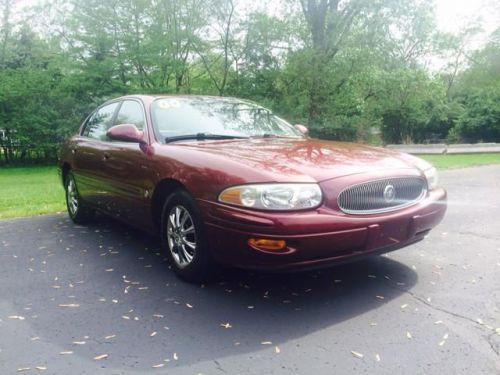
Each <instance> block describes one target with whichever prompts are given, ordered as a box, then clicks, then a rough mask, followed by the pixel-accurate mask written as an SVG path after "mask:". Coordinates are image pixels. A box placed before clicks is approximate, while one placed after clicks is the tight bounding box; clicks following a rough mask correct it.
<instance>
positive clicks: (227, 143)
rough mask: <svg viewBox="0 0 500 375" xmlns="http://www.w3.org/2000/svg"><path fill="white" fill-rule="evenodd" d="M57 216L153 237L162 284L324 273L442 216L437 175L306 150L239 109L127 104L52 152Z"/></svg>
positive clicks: (261, 112)
mask: <svg viewBox="0 0 500 375" xmlns="http://www.w3.org/2000/svg"><path fill="white" fill-rule="evenodd" d="M60 171H61V176H62V180H63V183H64V187H65V190H66V201H67V207H68V213H69V216H70V217H71V219H72V220H73V221H74V222H75V223H84V222H86V221H88V220H89V219H91V218H92V217H93V213H94V212H95V211H96V210H99V211H100V212H103V213H106V214H108V215H111V216H113V217H115V218H117V219H119V220H122V221H124V222H126V223H129V224H132V225H134V226H137V227H139V228H141V229H144V230H147V231H150V232H153V233H158V234H159V235H160V236H161V239H162V244H163V247H164V250H165V252H166V254H168V257H169V258H170V260H171V264H172V266H173V269H174V270H175V272H176V273H177V274H178V275H179V276H181V277H182V278H183V279H185V280H188V281H202V280H205V279H207V278H208V277H209V276H210V275H212V274H213V273H214V272H215V270H217V269H218V268H219V267H220V266H237V267H243V268H255V269H267V270H285V269H286V270H288V269H305V268H311V267H319V266H326V265H330V264H333V263H338V262H342V261H346V260H352V259H356V258H358V257H362V256H365V255H369V254H378V253H383V252H387V251H391V250H395V249H398V248H401V247H403V246H407V245H409V244H411V243H414V242H416V241H419V240H421V239H423V238H424V236H425V235H426V234H427V233H428V232H429V230H431V229H432V228H433V227H434V226H436V225H437V224H438V223H439V222H440V221H441V219H442V218H443V216H444V213H445V211H446V191H445V190H444V189H442V188H440V187H438V186H437V175H436V170H435V169H434V168H433V167H432V166H431V165H430V164H428V163H427V162H425V161H423V160H421V159H418V158H416V157H413V156H410V155H407V154H401V153H397V152H393V151H389V150H385V149H381V148H375V147H370V146H366V145H358V144H352V143H341V142H331V141H322V140H317V139H311V138H309V137H308V136H307V129H306V128H305V127H304V126H302V125H296V126H292V125H290V124H288V123H287V122H286V121H285V120H283V119H281V118H279V117H277V116H275V115H273V114H272V113H271V112H270V111H269V110H267V109H265V108H263V107H260V106H258V105H256V104H253V103H251V102H247V101H243V100H238V99H232V98H220V97H208V96H127V97H121V98H118V99H115V100H111V101H108V102H106V103H105V104H103V105H102V106H100V107H99V108H97V109H96V110H95V111H94V112H93V113H92V114H91V115H90V116H89V117H88V118H87V119H86V120H85V121H84V123H83V124H82V126H81V127H80V130H79V132H78V134H77V135H75V136H73V137H72V138H70V139H69V140H67V141H66V142H65V144H64V146H63V148H62V152H61V158H60Z"/></svg>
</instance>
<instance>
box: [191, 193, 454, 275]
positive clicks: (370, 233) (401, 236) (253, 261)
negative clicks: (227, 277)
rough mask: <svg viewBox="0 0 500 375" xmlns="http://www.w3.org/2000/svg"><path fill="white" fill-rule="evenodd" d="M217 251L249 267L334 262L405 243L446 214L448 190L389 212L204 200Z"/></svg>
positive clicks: (277, 268)
mask: <svg viewBox="0 0 500 375" xmlns="http://www.w3.org/2000/svg"><path fill="white" fill-rule="evenodd" d="M199 203H200V206H201V208H202V212H203V215H204V221H205V225H206V232H207V233H206V235H207V239H208V241H209V247H210V250H211V253H212V255H213V257H214V258H215V259H216V260H217V261H218V262H220V263H222V264H224V265H230V266H237V267H241V268H248V269H262V270H274V271H280V270H293V269H307V268H315V267H322V266H328V265H330V264H334V263H340V262H345V261H350V260H354V259H357V258H360V257H363V256H366V255H371V254H379V253H384V252H388V251H392V250H396V249H399V248H401V247H404V246H407V245H409V244H412V243H414V242H417V241H419V240H422V239H423V238H424V237H425V235H426V234H427V233H428V232H429V230H431V229H432V228H434V227H435V226H436V225H437V224H439V222H440V221H441V220H442V219H443V216H444V214H445V212H446V191H445V190H444V189H434V190H432V191H430V192H429V193H428V195H427V197H426V198H425V199H423V200H421V201H420V202H418V203H417V204H415V205H413V206H410V207H407V208H404V209H400V210H397V211H393V212H388V213H384V214H371V215H347V214H344V213H341V212H338V211H334V210H331V209H328V208H325V207H320V208H318V209H316V210H312V211H304V212H289V213H276V212H256V211H250V210H244V209H239V208H235V207H231V206H228V205H223V204H220V203H214V202H208V201H199ZM250 238H260V239H275V240H285V241H286V248H285V249H283V250H280V251H263V250H258V249H255V248H253V247H251V246H250V245H248V240H249V239H250Z"/></svg>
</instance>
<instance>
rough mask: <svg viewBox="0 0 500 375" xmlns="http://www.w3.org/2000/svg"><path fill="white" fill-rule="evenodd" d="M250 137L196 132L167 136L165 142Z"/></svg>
mask: <svg viewBox="0 0 500 375" xmlns="http://www.w3.org/2000/svg"><path fill="white" fill-rule="evenodd" d="M244 138H248V137H244V136H238V135H227V134H212V133H196V134H184V135H176V136H173V137H167V138H165V143H170V142H176V141H183V140H188V139H196V140H197V141H204V140H207V139H244Z"/></svg>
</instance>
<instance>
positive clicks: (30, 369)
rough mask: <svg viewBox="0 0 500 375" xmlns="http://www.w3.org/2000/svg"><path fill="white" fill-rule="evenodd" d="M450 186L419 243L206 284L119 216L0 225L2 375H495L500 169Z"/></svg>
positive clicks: (498, 361)
mask: <svg viewBox="0 0 500 375" xmlns="http://www.w3.org/2000/svg"><path fill="white" fill-rule="evenodd" d="M440 177H441V182H442V184H443V185H444V186H445V187H446V188H447V189H448V193H449V211H448V213H447V216H446V217H445V220H444V221H443V223H442V224H441V225H440V226H439V227H438V228H436V229H435V230H434V231H433V232H432V233H431V234H430V235H429V237H428V238H427V239H426V240H424V241H422V242H420V243H418V244H416V245H413V246H411V247H409V248H406V249H402V250H399V251H397V252H394V253H391V254H389V255H388V256H382V257H376V258H372V259H367V260H364V261H362V262H360V263H355V264H350V265H344V266H340V267H337V268H334V269H330V270H327V271H321V272H309V273H303V274H289V275H266V274H258V273H249V272H244V271H231V272H227V273H225V274H224V275H223V277H222V279H221V281H220V282H219V283H215V284H212V285H201V286H195V285H189V284H186V283H183V282H180V281H178V279H176V277H175V276H174V275H173V273H172V272H170V271H169V270H168V265H167V263H165V261H164V258H163V256H162V255H161V254H160V253H159V249H158V243H157V241H156V240H155V239H154V238H150V237H147V236H145V235H144V234H142V233H140V232H137V231H135V230H132V229H130V228H128V227H125V226H122V225H121V224H117V223H115V222H113V221H110V220H106V219H100V220H99V221H97V222H96V223H95V224H93V225H90V226H87V227H81V226H75V225H74V224H72V223H71V222H70V221H69V220H68V218H67V217H66V215H63V214H61V215H49V216H41V217H34V218H25V219H15V220H1V221H0V374H2V375H3V374H14V373H16V372H17V371H25V372H26V373H38V372H40V373H47V374H138V373H168V374H200V373H201V374H204V375H207V374H288V373H298V374H353V373H369V374H390V373H392V374H403V373H405V374H443V373H447V374H457V373H467V374H498V373H499V372H500V356H499V352H500V166H486V167H478V168H473V169H461V170H454V171H447V172H443V173H441V175H440Z"/></svg>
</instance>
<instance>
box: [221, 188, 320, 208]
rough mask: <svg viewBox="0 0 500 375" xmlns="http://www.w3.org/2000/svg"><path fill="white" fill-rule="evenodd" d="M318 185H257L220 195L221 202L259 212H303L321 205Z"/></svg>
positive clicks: (228, 190) (231, 190)
mask: <svg viewBox="0 0 500 375" xmlns="http://www.w3.org/2000/svg"><path fill="white" fill-rule="evenodd" d="M321 200H322V194H321V189H320V188H319V186H318V185H317V184H258V185H257V184H255V185H240V186H233V187H230V188H228V189H226V190H224V191H223V192H222V193H220V195H219V202H222V203H229V204H234V205H237V206H242V207H246V208H254V209H259V210H303V209H307V208H314V207H318V206H319V205H320V204H321Z"/></svg>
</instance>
